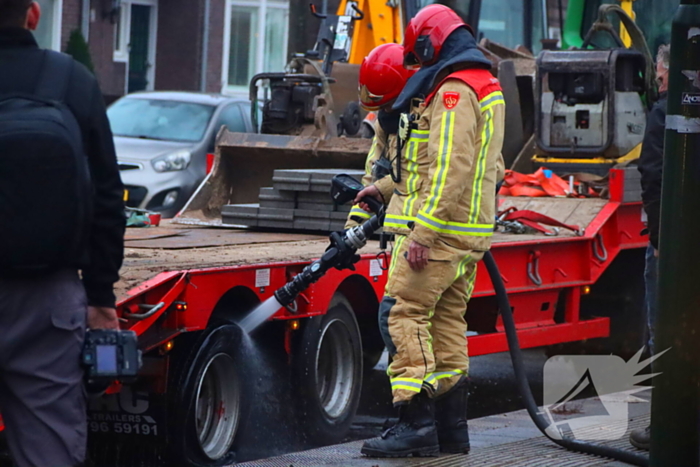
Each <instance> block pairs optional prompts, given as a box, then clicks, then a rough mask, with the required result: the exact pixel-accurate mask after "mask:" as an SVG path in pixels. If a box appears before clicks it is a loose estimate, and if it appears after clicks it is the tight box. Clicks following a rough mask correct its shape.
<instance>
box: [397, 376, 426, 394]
mask: <svg viewBox="0 0 700 467" xmlns="http://www.w3.org/2000/svg"><path fill="white" fill-rule="evenodd" d="M390 381H391V390H392V391H395V390H396V389H405V390H407V391H413V392H420V390H421V389H422V388H423V380H421V379H416V378H391V380H390Z"/></svg>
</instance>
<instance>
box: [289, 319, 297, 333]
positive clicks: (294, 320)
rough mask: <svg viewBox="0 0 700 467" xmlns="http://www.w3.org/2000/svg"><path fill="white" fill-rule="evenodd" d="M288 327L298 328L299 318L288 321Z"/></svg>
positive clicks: (293, 329)
mask: <svg viewBox="0 0 700 467" xmlns="http://www.w3.org/2000/svg"><path fill="white" fill-rule="evenodd" d="M289 329H291V330H292V331H296V330H297V329H299V320H298V319H293V320H290V321H289Z"/></svg>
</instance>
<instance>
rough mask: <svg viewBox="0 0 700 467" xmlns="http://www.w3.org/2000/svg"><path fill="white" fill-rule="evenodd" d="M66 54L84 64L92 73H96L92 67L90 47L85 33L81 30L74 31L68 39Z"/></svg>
mask: <svg viewBox="0 0 700 467" xmlns="http://www.w3.org/2000/svg"><path fill="white" fill-rule="evenodd" d="M66 53H67V54H68V55H70V56H71V57H73V58H74V59H75V60H76V61H77V62H80V63H82V64H83V65H85V67H86V68H87V69H88V70H90V71H91V72H93V73H94V72H95V69H94V67H93V66H92V58H91V57H90V48H89V47H88V44H87V42H86V41H85V37H83V33H82V32H80V30H79V29H74V30H73V32H71V33H70V37H69V38H68V45H67V46H66Z"/></svg>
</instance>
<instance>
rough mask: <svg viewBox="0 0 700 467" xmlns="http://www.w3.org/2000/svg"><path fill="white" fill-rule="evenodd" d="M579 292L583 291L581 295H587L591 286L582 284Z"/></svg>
mask: <svg viewBox="0 0 700 467" xmlns="http://www.w3.org/2000/svg"><path fill="white" fill-rule="evenodd" d="M581 293H583V295H588V294H589V293H591V286H590V285H584V286H583V288H582V289H581Z"/></svg>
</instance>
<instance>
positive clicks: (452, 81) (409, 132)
mask: <svg viewBox="0 0 700 467" xmlns="http://www.w3.org/2000/svg"><path fill="white" fill-rule="evenodd" d="M412 40H413V43H412V42H411V41H412ZM421 41H422V45H421V46H420V47H416V46H415V44H416V42H418V43H419V44H420V42H421ZM428 41H430V47H426V45H425V44H426V43H427V42H428ZM428 49H432V56H433V60H432V61H431V59H430V57H429V56H426V50H428ZM415 50H420V52H417V51H415ZM428 52H430V50H428ZM404 57H405V59H406V60H407V61H408V62H409V63H408V64H409V65H410V64H411V63H412V62H418V63H419V64H420V65H422V68H421V70H420V71H418V73H416V75H415V76H414V77H413V78H411V79H410V80H409V81H408V83H407V85H406V87H405V88H404V91H403V92H402V94H401V96H399V98H398V100H397V103H396V104H395V107H396V106H400V105H401V104H402V102H403V100H404V99H409V101H410V103H411V105H410V111H409V112H407V113H406V114H404V116H402V124H401V129H400V130H399V137H400V138H401V144H402V147H403V152H402V159H401V164H400V165H401V177H400V180H399V181H398V182H395V181H394V180H392V179H391V178H390V177H385V178H383V179H381V180H379V181H377V182H375V184H374V185H373V186H370V187H368V188H366V189H365V190H363V192H361V193H360V195H359V196H358V200H359V199H360V198H362V197H364V196H367V195H372V196H376V197H381V198H383V200H384V201H385V202H387V203H388V205H389V206H388V209H387V214H386V218H385V222H384V229H385V231H388V232H393V233H394V234H395V235H396V243H395V246H394V251H393V252H392V263H391V265H390V269H389V278H388V282H387V285H386V290H385V296H384V298H383V300H382V303H381V304H380V309H379V324H380V329H381V331H382V335H383V337H384V341H385V343H386V345H387V348H388V349H389V352H390V354H391V355H392V356H393V361H392V363H391V365H390V366H389V369H388V374H389V377H390V380H391V388H392V393H393V401H394V405H395V406H397V407H398V408H399V422H398V424H397V425H396V426H394V427H393V428H390V429H389V430H387V431H386V432H385V433H384V434H383V435H382V437H381V438H379V439H375V440H370V441H368V442H367V443H365V445H364V446H363V449H362V452H363V453H364V454H366V455H370V456H377V457H400V456H408V455H437V453H438V446H439V449H440V450H442V451H443V452H468V451H469V438H468V430H467V421H466V400H467V388H466V382H467V379H466V376H467V374H468V369H469V360H468V356H467V348H466V344H467V342H466V337H465V334H466V331H467V324H466V322H465V319H464V313H465V312H466V307H467V302H468V301H469V298H470V296H471V292H472V290H473V288H474V280H475V275H476V264H477V262H478V261H479V260H480V259H481V258H482V256H483V254H484V252H485V251H487V250H488V249H489V248H490V244H491V235H492V234H493V230H494V220H495V214H496V213H495V199H494V198H495V193H496V184H497V182H498V179H499V177H502V169H503V161H502V158H501V149H502V144H503V130H504V119H505V101H504V99H503V95H502V93H501V88H500V85H499V83H498V80H496V79H495V78H494V77H493V75H492V74H491V73H490V71H488V69H489V68H490V65H491V64H490V62H488V60H487V59H486V58H485V57H484V56H483V55H482V54H481V52H479V51H478V50H477V49H476V43H475V40H474V38H473V36H472V35H471V33H470V32H469V30H468V27H466V25H465V24H464V23H463V22H462V21H461V20H460V19H459V17H458V16H457V15H456V14H454V12H452V10H450V9H449V8H447V7H445V6H442V5H430V6H428V7H426V8H424V9H423V10H421V12H419V13H418V15H417V16H416V17H415V18H414V19H413V20H412V21H411V23H409V26H408V27H407V32H406V39H405V41H404ZM435 57H439V58H435ZM405 64H406V62H405ZM455 70H459V71H455ZM499 172H500V173H499ZM436 401H437V404H438V407H437V414H436V412H435V410H436V408H435V405H436ZM436 416H437V422H438V423H437V426H436Z"/></svg>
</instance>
